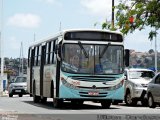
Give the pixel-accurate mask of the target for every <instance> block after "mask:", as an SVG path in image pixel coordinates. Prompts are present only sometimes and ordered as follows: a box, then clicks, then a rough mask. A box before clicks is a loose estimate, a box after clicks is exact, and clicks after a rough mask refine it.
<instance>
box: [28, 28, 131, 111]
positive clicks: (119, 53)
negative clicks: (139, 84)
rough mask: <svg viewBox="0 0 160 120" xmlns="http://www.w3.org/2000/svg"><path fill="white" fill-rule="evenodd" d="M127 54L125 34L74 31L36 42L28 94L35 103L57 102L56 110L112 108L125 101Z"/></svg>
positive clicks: (31, 50) (30, 56) (30, 52)
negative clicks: (92, 104) (94, 105)
mask: <svg viewBox="0 0 160 120" xmlns="http://www.w3.org/2000/svg"><path fill="white" fill-rule="evenodd" d="M124 53H125V52H124V46H123V36H122V34H121V33H119V32H113V31H106V30H95V29H94V30H92V29H81V30H80V29H74V30H73V29H72V30H66V31H62V32H60V33H59V34H57V35H55V36H52V37H50V38H48V39H43V40H41V41H39V42H37V41H36V42H35V43H33V44H32V45H31V46H30V47H29V50H28V69H27V75H28V76H27V79H28V80H27V82H28V84H27V85H28V86H27V88H28V91H29V93H30V94H31V95H33V101H34V102H39V101H41V102H46V101H47V98H53V102H54V107H61V106H62V104H63V101H70V102H71V103H73V104H76V105H79V104H83V102H84V101H98V102H100V103H101V105H102V107H103V108H109V107H110V105H111V102H112V100H117V101H118V100H123V99H124V84H123V83H124V79H125V77H124V66H125V65H124V58H126V59H127V57H126V56H127V54H126V55H125V57H124ZM126 53H127V51H126ZM126 61H128V59H127V60H126ZM127 63H128V62H127ZM127 63H126V64H127Z"/></svg>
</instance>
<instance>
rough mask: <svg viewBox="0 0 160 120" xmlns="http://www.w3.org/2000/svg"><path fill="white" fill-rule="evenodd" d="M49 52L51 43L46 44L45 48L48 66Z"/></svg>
mask: <svg viewBox="0 0 160 120" xmlns="http://www.w3.org/2000/svg"><path fill="white" fill-rule="evenodd" d="M50 51H51V42H48V43H47V48H46V64H50Z"/></svg>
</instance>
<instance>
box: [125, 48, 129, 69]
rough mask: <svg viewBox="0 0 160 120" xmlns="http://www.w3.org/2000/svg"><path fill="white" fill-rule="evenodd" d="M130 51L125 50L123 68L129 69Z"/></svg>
mask: <svg viewBox="0 0 160 120" xmlns="http://www.w3.org/2000/svg"><path fill="white" fill-rule="evenodd" d="M129 58H130V50H129V49H125V58H124V59H125V66H126V67H129Z"/></svg>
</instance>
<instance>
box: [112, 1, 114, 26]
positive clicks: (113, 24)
mask: <svg viewBox="0 0 160 120" xmlns="http://www.w3.org/2000/svg"><path fill="white" fill-rule="evenodd" d="M112 28H114V0H112Z"/></svg>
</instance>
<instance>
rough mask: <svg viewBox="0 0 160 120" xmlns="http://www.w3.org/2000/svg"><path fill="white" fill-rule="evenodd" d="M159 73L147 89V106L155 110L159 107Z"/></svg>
mask: <svg viewBox="0 0 160 120" xmlns="http://www.w3.org/2000/svg"><path fill="white" fill-rule="evenodd" d="M159 90H160V73H158V74H157V75H156V76H155V77H154V78H153V79H152V81H151V82H150V83H149V84H148V87H147V98H148V106H149V107H150V108H155V107H156V105H158V104H159V105H160V91H159Z"/></svg>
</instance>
